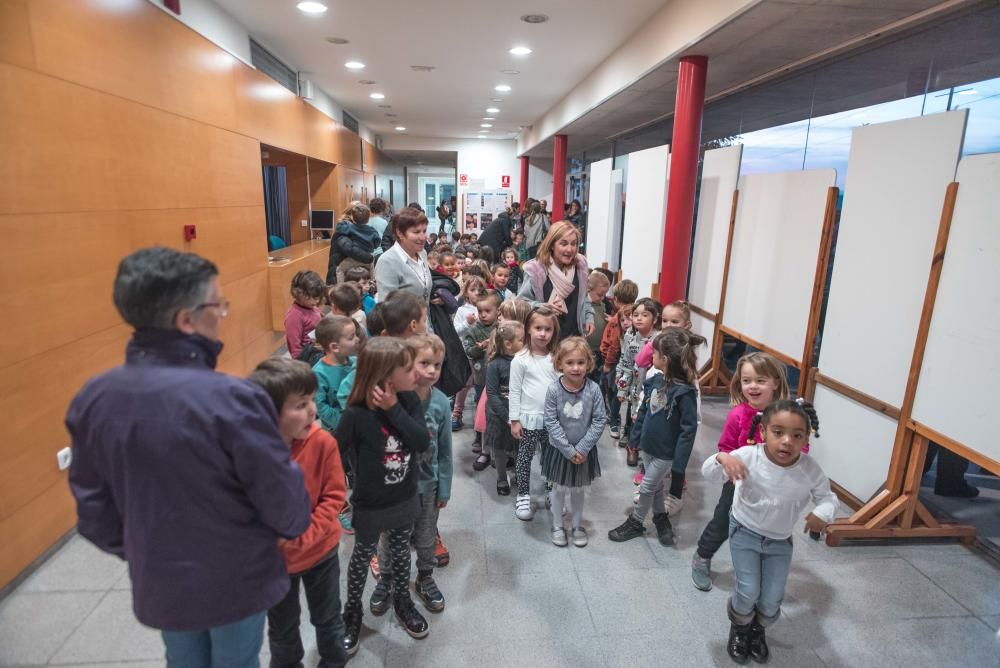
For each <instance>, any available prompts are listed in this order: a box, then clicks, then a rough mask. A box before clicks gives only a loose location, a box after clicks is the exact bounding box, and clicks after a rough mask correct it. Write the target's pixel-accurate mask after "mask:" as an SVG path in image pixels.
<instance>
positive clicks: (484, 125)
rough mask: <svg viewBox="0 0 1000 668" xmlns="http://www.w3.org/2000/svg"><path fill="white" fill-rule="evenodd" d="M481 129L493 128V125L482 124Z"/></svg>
mask: <svg viewBox="0 0 1000 668" xmlns="http://www.w3.org/2000/svg"><path fill="white" fill-rule="evenodd" d="M479 127H481V128H492V127H493V124H492V123H480V124H479Z"/></svg>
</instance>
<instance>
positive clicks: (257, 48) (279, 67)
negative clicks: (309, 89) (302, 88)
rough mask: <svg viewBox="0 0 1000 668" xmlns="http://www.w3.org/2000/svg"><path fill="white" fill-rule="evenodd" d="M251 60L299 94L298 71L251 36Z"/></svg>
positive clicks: (268, 74)
mask: <svg viewBox="0 0 1000 668" xmlns="http://www.w3.org/2000/svg"><path fill="white" fill-rule="evenodd" d="M250 62H251V63H252V64H253V66H254V67H256V68H257V69H258V70H260V71H261V72H263V73H264V74H266V75H267V76H269V77H271V78H272V79H274V80H275V81H277V82H278V83H279V84H281V85H282V86H284V87H285V88H287V89H288V90H290V91H292V92H293V93H295V94H296V95H298V94H299V75H298V73H297V72H296V71H295V70H293V69H292V68H291V67H289V66H288V65H285V64H284V63H283V62H281V61H280V60H278V57H277V56H275V55H274V54H273V53H271V52H270V51H268V50H267V49H265V48H264V47H263V46H261V44H260V43H259V42H257V41H256V40H255V39H254V38H253V37H251V38H250Z"/></svg>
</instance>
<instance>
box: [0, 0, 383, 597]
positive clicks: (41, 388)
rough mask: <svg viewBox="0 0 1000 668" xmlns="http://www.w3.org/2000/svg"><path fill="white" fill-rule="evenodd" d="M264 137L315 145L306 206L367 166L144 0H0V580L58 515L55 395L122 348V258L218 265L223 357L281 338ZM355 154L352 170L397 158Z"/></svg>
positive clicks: (47, 541) (228, 366) (242, 367)
mask: <svg viewBox="0 0 1000 668" xmlns="http://www.w3.org/2000/svg"><path fill="white" fill-rule="evenodd" d="M261 143H265V144H269V145H273V146H276V147H280V148H283V149H286V150H289V151H293V152H295V153H299V154H302V155H307V156H311V157H312V158H316V159H319V160H322V161H325V162H323V163H320V162H318V161H315V160H312V161H310V163H309V165H308V169H309V172H310V177H309V178H308V184H309V185H308V191H307V194H308V196H307V197H305V199H306V201H308V199H309V197H312V200H313V207H314V208H321V207H319V206H317V205H318V204H320V205H321V204H325V206H326V208H337V207H336V206H335V203H336V202H337V201H338V198H340V197H341V196H342V192H341V191H346V189H347V188H346V187H347V186H348V185H353V186H355V188H356V189H357V190H358V195H360V187H361V185H362V183H361V180H362V179H365V180H367V177H362V175H361V172H360V170H361V169H362V151H363V148H362V142H361V139H360V138H359V137H358V136H357V135H356V134H354V133H352V132H350V131H348V130H347V129H346V128H344V127H343V125H341V124H339V123H336V122H334V121H332V120H331V119H329V118H328V117H326V116H324V115H323V114H322V113H321V112H319V111H318V110H317V109H315V108H314V107H311V106H309V105H308V104H306V103H305V102H304V101H303V100H301V99H299V98H297V97H295V96H294V95H292V94H291V93H289V92H287V91H285V90H284V89H283V88H281V87H280V86H278V85H277V84H276V83H274V82H273V81H272V80H271V79H269V78H268V77H266V76H265V75H263V74H261V73H259V72H257V71H256V70H254V69H252V68H250V67H248V66H246V65H245V64H243V63H241V62H238V61H236V60H235V59H233V58H232V57H231V56H229V55H228V54H226V53H225V52H224V51H223V50H222V49H220V48H218V47H216V46H215V45H213V44H211V43H210V42H209V41H208V40H206V39H204V38H202V37H201V36H200V35H198V34H196V33H195V32H193V31H191V30H190V29H188V28H187V27H186V26H184V25H183V24H181V23H180V22H178V21H176V20H174V19H173V18H171V17H170V16H169V15H167V14H166V13H165V12H162V11H160V10H159V9H157V8H155V7H153V6H152V5H151V4H150V3H148V2H146V1H145V0H114V2H98V1H89V2H80V1H73V2H69V1H67V0H0V146H3V147H4V149H5V159H4V160H2V161H0V235H3V238H4V239H6V240H7V242H8V243H7V244H6V246H5V250H6V258H5V260H4V262H2V263H0V318H3V319H4V320H5V321H7V322H17V323H18V331H23V332H28V333H29V334H28V335H25V336H21V337H19V338H18V339H16V340H12V337H6V338H4V339H0V414H2V415H3V416H4V420H3V421H0V587H2V586H3V585H5V584H7V583H8V582H10V581H11V579H13V578H14V577H15V576H16V575H17V574H18V573H19V572H21V571H22V569H24V568H25V567H26V566H27V565H28V564H30V563H31V561H32V560H34V559H35V558H37V557H38V556H39V555H40V554H42V553H43V552H44V551H45V550H46V549H47V548H48V547H49V546H50V545H52V544H53V542H55V541H56V540H57V539H58V537H59V536H61V535H62V534H63V533H65V532H66V531H67V530H68V529H69V528H71V527H72V526H73V523H74V519H75V514H74V511H75V508H74V504H73V502H72V499H71V497H70V495H69V492H68V489H67V485H66V474H65V473H64V472H59V471H58V470H57V466H56V462H55V453H56V451H57V450H58V449H60V448H62V447H64V446H65V445H66V444H67V443H68V440H69V437H68V435H67V434H66V432H65V428H64V427H63V418H64V415H65V411H66V408H67V406H68V404H69V401H70V399H71V398H72V396H73V395H74V394H75V393H76V392H77V391H78V389H79V388H80V386H81V385H82V384H83V383H84V381H85V380H86V379H87V378H89V377H91V376H93V375H95V374H97V373H99V372H101V371H103V370H105V369H107V368H109V367H111V366H113V365H116V364H119V363H121V361H122V360H123V359H124V348H125V343H126V341H127V340H128V338H129V335H130V331H129V328H128V327H127V326H126V325H125V324H123V323H122V322H121V321H120V319H119V317H118V315H117V313H116V311H115V310H114V307H113V304H112V302H111V290H112V279H113V276H114V273H115V270H116V267H117V264H118V262H119V261H120V259H121V258H122V257H123V256H125V255H126V254H128V253H130V252H132V251H134V250H135V249H137V248H141V247H144V246H150V245H166V246H171V247H174V248H178V249H184V250H190V251H193V252H197V253H199V254H202V255H204V256H205V257H207V258H209V259H211V260H212V261H214V262H215V263H216V264H217V265H218V266H219V269H220V271H221V275H220V281H221V283H222V289H223V293H224V294H225V295H226V296H227V297H228V298H229V299H230V300H231V302H232V304H233V306H232V311H231V313H230V315H229V317H228V318H227V319H226V321H225V323H224V325H223V329H222V338H223V341H224V343H225V348H224V350H223V354H222V356H221V357H220V360H219V367H218V368H219V369H220V370H221V371H224V372H228V373H232V374H237V375H245V374H246V373H247V372H248V371H249V369H251V368H252V367H253V366H255V365H256V364H257V363H258V362H259V361H260V360H261V359H262V358H264V357H266V356H267V355H269V354H270V353H272V352H273V351H274V349H275V348H276V347H277V346H278V345H280V343H281V340H282V339H283V335H282V333H280V332H275V331H274V330H273V324H272V318H271V306H270V301H271V299H270V298H271V296H272V295H271V288H270V278H271V277H270V271H269V267H268V263H267V245H266V235H265V234H264V230H265V229H266V228H265V222H264V207H263V187H262V179H261V173H260V168H261V158H260V144H261ZM368 151H369V159H370V162H371V163H372V164H373V165H374V167H370V168H369V169H368V170H366V171H367V172H368V173H369V174H371V173H375V174H381V173H383V171H384V172H385V173H386V174H389V173H395V171H398V172H399V173H400V174H401V173H402V170H401V168H398V166H395V165H394V164H393V163H392V161H391V160H388V159H386V158H385V156H384V155H383V154H381V152H378V151H377V150H376V149H374V148H373V147H369V148H368ZM313 163H315V165H314V164H313ZM321 165H322V166H321ZM314 167H315V169H314ZM340 168H343V169H344V170H345V176H344V178H343V179H341V178H340V176H339V173H338V172H339V170H340ZM346 170H353V172H352V173H346ZM316 174H318V175H319V177H320V178H319V179H314V178H313V177H314V176H315V175H316ZM305 178H306V177H305V175H304V174H301V173H299V172H297V171H295V170H290V176H289V180H290V182H295V183H298V181H299V180H302V179H305ZM342 184H343V186H344V188H341V185H342ZM400 192H401V191H400ZM324 198H325V201H324ZM306 206H308V205H306ZM294 208H296V210H301V209H302V205H301V204H299V203H297V204H296V205H295V207H294ZM294 215H295V216H296V218H297V219H301V217H299V216H300V214H294ZM185 224H194V225H196V226H197V230H198V237H197V239H196V240H194V241H192V242H190V243H184V242H183V240H182V226H183V225H185ZM299 229H300V228H298V227H297V226H296V225H293V230H296V231H299ZM323 246H324V251H325V248H328V246H327V245H326V244H323ZM311 259H312V260H314V261H316V262H319V264H320V265H322V267H321V268H325V266H326V263H325V256H323V255H322V254H317V257H316V258H311ZM320 259H322V261H320ZM279 287H280V292H281V294H283V295H284V294H287V281H286V284H285V285H283V286H279ZM276 289H278V288H276ZM282 315H283V312H282Z"/></svg>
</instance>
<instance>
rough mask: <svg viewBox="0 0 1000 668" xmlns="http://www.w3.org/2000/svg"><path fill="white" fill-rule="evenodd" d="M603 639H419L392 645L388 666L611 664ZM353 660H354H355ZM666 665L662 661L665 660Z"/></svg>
mask: <svg viewBox="0 0 1000 668" xmlns="http://www.w3.org/2000/svg"><path fill="white" fill-rule="evenodd" d="M602 645H603V643H602V642H600V641H598V640H596V639H593V638H582V639H565V640H564V639H558V638H547V639H545V640H527V641H520V642H516V643H510V642H502V643H499V644H496V643H492V642H489V639H486V642H483V643H480V644H476V645H471V646H469V645H453V646H443V647H442V646H437V645H430V644H424V643H421V642H417V643H416V644H415V646H413V647H409V646H406V647H402V646H396V647H391V648H390V650H389V653H388V655H387V656H386V663H385V665H387V666H393V668H404V667H406V666H415V667H416V666H429V665H433V666H436V667H437V668H445V667H448V666H455V667H456V668H466V667H468V666H477V667H481V668H489V667H491V666H581V667H589V666H594V667H595V668H596V667H597V666H607V665H613V664H609V663H608V662H607V661H606V658H605V656H604V654H603V651H602ZM352 664H353V661H352ZM661 665H662V664H661Z"/></svg>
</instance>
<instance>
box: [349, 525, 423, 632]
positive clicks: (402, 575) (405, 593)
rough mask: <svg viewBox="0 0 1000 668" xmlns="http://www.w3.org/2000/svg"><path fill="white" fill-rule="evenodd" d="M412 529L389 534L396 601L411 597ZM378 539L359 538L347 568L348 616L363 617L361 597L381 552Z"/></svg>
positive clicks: (403, 528)
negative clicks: (370, 566) (376, 555)
mask: <svg viewBox="0 0 1000 668" xmlns="http://www.w3.org/2000/svg"><path fill="white" fill-rule="evenodd" d="M412 532H413V527H412V526H409V525H407V526H404V527H399V528H396V529H391V530H390V531H386V532H385V535H386V536H387V537H388V538H389V555H390V557H391V560H392V591H393V599H394V600H395V599H398V598H409V596H410V534H411V533H412ZM378 538H379V537H378V535H377V534H376V535H375V536H374V537H372V538H370V539H369V537H368V536H365V537H364V538H362V537H361V536H360V535H357V536H356V542H355V543H354V551H353V552H352V553H351V561H350V563H349V564H348V566H347V599H346V600H345V601H344V614H355V615H361V611H362V603H361V597H362V595H364V593H365V583H366V582H367V581H368V563H369V562H370V561H371V559H372V555H374V554H375V552H376V550H377V549H378Z"/></svg>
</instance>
